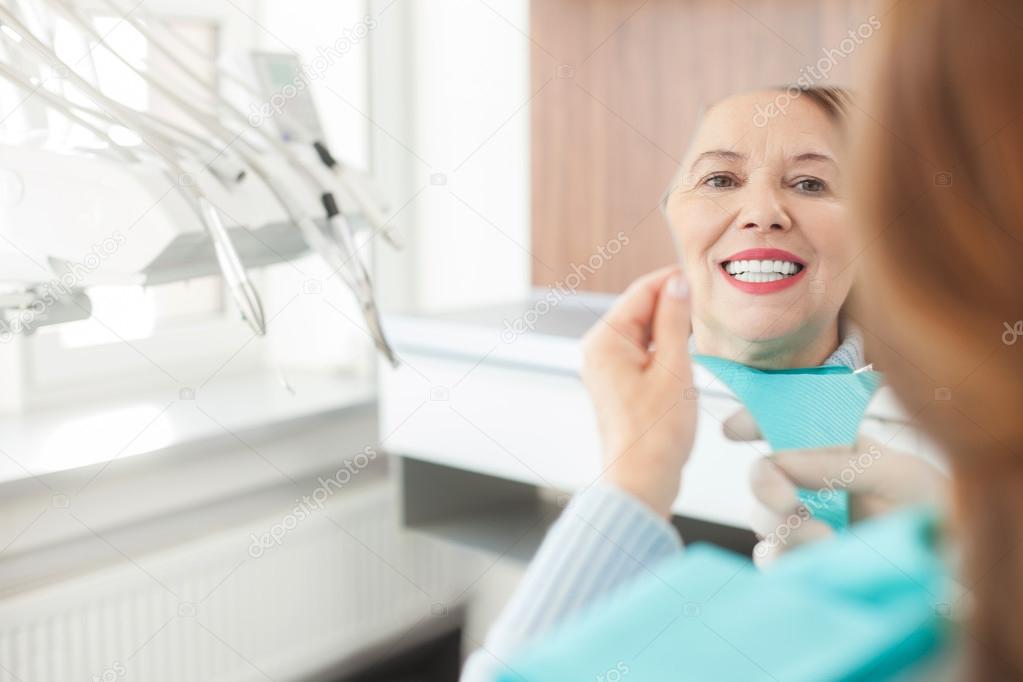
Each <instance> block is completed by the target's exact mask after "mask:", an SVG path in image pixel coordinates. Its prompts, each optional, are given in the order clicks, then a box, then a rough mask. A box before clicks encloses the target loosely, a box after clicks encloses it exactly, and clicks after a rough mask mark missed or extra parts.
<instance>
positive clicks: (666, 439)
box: [582, 266, 697, 517]
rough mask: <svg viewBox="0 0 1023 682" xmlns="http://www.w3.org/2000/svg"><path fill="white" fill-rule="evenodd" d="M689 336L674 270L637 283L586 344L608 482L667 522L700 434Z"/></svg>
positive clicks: (681, 285) (684, 292)
mask: <svg viewBox="0 0 1023 682" xmlns="http://www.w3.org/2000/svg"><path fill="white" fill-rule="evenodd" d="M689 333H690V320H689V298H688V288H687V286H686V283H685V279H684V278H683V276H682V273H681V272H680V270H679V268H678V266H672V267H668V268H663V269H661V270H657V271H656V272H653V273H651V274H649V275H646V276H645V277H641V278H640V279H638V280H637V281H636V282H634V283H633V284H632V285H631V286H630V287H629V288H628V289H627V290H626V291H625V293H623V294H622V295H621V296H620V297H619V298H618V300H617V301H615V304H614V305H613V306H612V308H611V310H609V311H608V313H607V314H606V315H605V316H604V317H603V318H602V319H601V321H600V322H598V323H597V324H596V325H594V326H593V328H592V329H591V330H590V331H589V332H588V333H587V334H586V337H585V338H584V339H583V367H582V378H583V382H584V383H585V384H586V388H587V390H588V391H589V394H590V398H591V400H592V401H593V406H594V408H595V410H596V415H597V424H598V426H599V429H600V436H601V441H602V443H603V456H604V459H603V472H604V473H603V478H604V479H605V480H607V481H609V482H611V483H612V484H614V485H616V486H618V487H619V488H621V489H623V490H625V491H626V492H628V493H630V494H632V495H633V496H635V497H637V498H639V499H640V500H641V501H642V502H645V503H646V504H647V505H648V506H649V507H651V508H652V509H653V510H654V511H656V512H657V513H658V514H661V515H662V516H665V517H667V516H669V515H670V514H671V505H672V503H673V502H674V501H675V498H676V497H677V496H678V491H679V485H680V478H681V474H682V465H683V464H685V462H686V459H687V458H688V457H689V453H690V451H691V450H692V447H693V438H694V435H695V431H696V405H697V403H696V395H695V391H693V390H692V387H693V379H692V367H691V360H690V357H689V350H688V343H689Z"/></svg>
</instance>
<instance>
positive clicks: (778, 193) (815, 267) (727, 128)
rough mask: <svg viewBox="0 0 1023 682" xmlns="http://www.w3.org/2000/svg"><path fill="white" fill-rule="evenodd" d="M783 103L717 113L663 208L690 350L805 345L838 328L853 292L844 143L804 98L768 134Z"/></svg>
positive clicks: (739, 103)
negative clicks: (675, 250) (677, 260)
mask: <svg viewBox="0 0 1023 682" xmlns="http://www.w3.org/2000/svg"><path fill="white" fill-rule="evenodd" d="M779 94H780V93H778V92H757V93H747V94H742V95H738V96H735V97H732V98H729V99H727V100H725V101H723V102H721V103H719V104H717V105H715V106H714V107H713V108H712V109H711V110H710V111H709V112H708V113H707V115H706V116H705V117H704V120H703V121H702V123H701V125H700V128H699V130H698V131H697V133H696V136H695V138H694V140H693V143H692V146H691V147H690V149H689V151H688V153H687V154H686V156H685V158H684V159H683V165H682V170H681V176H680V178H679V179H678V180H677V181H676V184H675V186H674V187H673V188H672V190H671V193H670V194H669V196H668V199H667V203H666V211H667V214H668V218H669V219H670V221H671V224H672V229H673V230H674V231H675V234H676V238H677V240H678V244H679V247H680V249H681V256H682V260H683V265H684V267H685V271H686V275H687V277H688V279H689V283H690V289H691V292H692V303H693V327H694V331H695V333H696V337H697V347H698V348H700V346H701V343H700V341H701V338H700V337H701V334H704V335H706V334H710V335H718V336H720V335H722V334H724V335H727V336H728V337H730V338H732V339H736V340H739V341H748V342H762V341H769V340H779V341H783V342H786V343H800V342H803V343H809V342H810V341H811V340H812V339H814V338H817V337H819V336H820V335H821V334H822V333H827V332H828V330H830V329H834V325H835V324H836V321H837V318H838V311H839V309H840V308H841V306H842V303H843V302H844V301H845V299H846V296H847V295H848V293H849V288H850V286H851V285H852V281H853V272H852V270H853V268H852V267H851V263H852V261H853V260H854V258H855V252H856V245H855V241H854V235H853V231H852V230H851V229H850V226H849V225H848V224H847V218H846V209H845V206H844V205H843V201H842V186H841V176H840V173H839V167H838V163H837V159H838V158H839V157H838V155H839V153H840V151H841V150H840V132H839V130H838V129H837V125H836V123H835V122H834V121H832V120H831V119H830V118H829V117H828V115H827V114H826V113H825V112H824V111H823V110H822V109H821V108H820V107H819V106H818V105H817V104H815V103H814V102H813V101H812V100H810V98H809V97H806V96H802V97H798V98H796V99H795V100H792V101H791V102H790V103H789V106H788V108H787V110H786V111H785V113H779V114H778V115H776V116H775V117H774V118H770V119H767V121H766V124H764V115H763V113H762V112H763V111H764V108H766V107H767V106H768V105H770V104H772V103H773V102H775V100H776V98H777V97H778V96H779ZM758 112H760V113H759V115H758ZM754 121H756V123H758V124H761V125H756V124H755V123H754Z"/></svg>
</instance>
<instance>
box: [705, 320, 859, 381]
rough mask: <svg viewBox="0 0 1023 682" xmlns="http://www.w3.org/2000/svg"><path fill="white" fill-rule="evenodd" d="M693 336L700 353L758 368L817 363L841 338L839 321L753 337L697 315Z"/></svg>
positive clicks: (786, 367)
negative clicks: (814, 330)
mask: <svg viewBox="0 0 1023 682" xmlns="http://www.w3.org/2000/svg"><path fill="white" fill-rule="evenodd" d="M693 336H694V338H695V339H696V352H697V353H699V354H701V355H712V356H715V357H719V358H725V359H727V360H732V361H733V362H738V363H741V364H743V365H748V366H750V367H756V368H758V369H789V368H792V367H816V366H817V365H820V364H822V363H823V362H824V361H825V360H827V359H828V357H829V356H830V355H831V354H832V353H834V352H835V349H837V348H838V346H839V343H840V342H841V339H840V338H839V333H838V322H837V321H836V322H835V323H833V324H832V325H830V326H829V327H827V328H825V329H824V330H821V331H819V332H817V333H807V332H805V331H804V332H802V333H799V334H795V335H790V336H786V337H784V338H773V339H763V340H760V339H753V340H750V339H743V338H739V337H737V336H734V335H732V334H729V333H727V332H724V331H723V330H722V331H717V330H711V329H710V328H709V327H707V326H705V325H703V324H701V323H700V322H699V321H697V320H695V319H694V320H693Z"/></svg>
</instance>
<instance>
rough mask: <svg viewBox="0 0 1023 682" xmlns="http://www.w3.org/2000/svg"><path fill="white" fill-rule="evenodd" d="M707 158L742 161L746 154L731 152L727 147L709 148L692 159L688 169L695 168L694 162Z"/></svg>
mask: <svg viewBox="0 0 1023 682" xmlns="http://www.w3.org/2000/svg"><path fill="white" fill-rule="evenodd" d="M707 159H717V160H719V161H744V160H745V159H746V156H745V155H743V154H739V153H738V152H733V151H731V150H728V149H711V150H710V151H706V152H703V153H702V154H700V155H699V156H697V157H696V159H695V160H694V161H693V165H692V166H690V167H689V169H690V170H692V169H693V168H696V164H698V163H700V162H701V161H705V160H707Z"/></svg>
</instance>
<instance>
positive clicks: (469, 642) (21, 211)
mask: <svg viewBox="0 0 1023 682" xmlns="http://www.w3.org/2000/svg"><path fill="white" fill-rule="evenodd" d="M0 8H3V10H2V13H0V37H2V38H3V41H2V42H0V50H2V51H0V55H2V57H3V58H2V61H0V63H2V65H3V67H2V69H3V70H2V72H0V75H3V76H4V78H0V150H2V151H0V284H2V285H3V286H2V289H0V311H2V313H3V327H2V329H0V331H2V334H0V367H2V368H3V372H4V380H3V381H2V382H0V501H2V505H3V513H2V514H0V680H2V681H4V682H6V681H8V680H22V681H26V682H27V681H29V680H31V681H32V682H40V681H44V680H59V681H64V680H75V679H82V680H85V679H92V680H103V681H104V682H107V681H109V680H120V679H124V680H130V679H137V680H260V679H271V680H454V679H456V678H457V672H458V669H459V667H460V664H461V661H462V660H463V658H464V656H466V655H467V654H468V653H469V652H471V651H473V650H474V649H476V648H477V647H479V646H481V644H482V642H483V639H484V636H485V633H486V630H487V627H488V626H489V624H490V623H491V622H492V619H493V618H494V616H495V615H496V613H497V612H498V610H499V609H500V606H501V604H502V603H503V601H504V600H505V599H506V598H507V596H508V595H509V593H510V591H511V590H512V589H513V588H514V585H515V583H516V580H517V579H518V577H519V576H520V575H521V572H522V570H523V567H524V566H525V562H526V561H527V560H528V558H529V557H530V555H531V553H532V551H533V549H534V548H535V546H536V543H537V542H538V541H539V539H540V538H541V537H542V534H543V532H544V530H545V529H546V527H547V526H548V525H549V523H550V522H551V521H552V520H553V518H555V517H556V515H557V513H558V510H559V509H560V508H561V507H562V506H563V505H564V503H565V501H566V499H567V496H568V495H569V494H570V493H571V492H572V491H573V490H577V489H579V488H581V487H584V486H586V485H589V484H591V483H592V482H593V481H594V480H595V479H596V477H597V476H598V475H599V468H598V465H597V463H598V448H597V441H596V432H595V426H594V423H593V417H592V415H591V414H590V411H589V406H588V403H587V400H586V396H585V393H584V392H583V390H582V387H581V385H580V383H579V381H578V375H577V370H578V363H579V358H578V348H577V346H578V339H579V336H580V335H581V334H582V333H583V332H584V331H585V329H586V328H587V327H589V326H590V325H591V324H593V322H594V321H595V320H596V319H597V317H598V316H599V315H600V313H601V312H602V311H603V310H604V309H605V307H606V305H607V303H608V301H609V300H610V296H612V295H613V294H614V293H616V292H619V291H621V290H622V289H623V288H624V287H625V285H626V284H627V283H628V282H630V281H631V280H632V279H633V278H635V277H636V276H638V275H640V274H642V273H644V272H647V271H649V270H651V269H653V268H655V267H658V266H661V265H664V264H668V263H670V262H672V261H673V260H674V258H675V256H674V252H673V246H672V242H671V239H670V236H669V233H668V230H667V226H666V224H665V222H664V219H663V217H662V215H661V213H660V211H659V210H658V209H659V202H660V199H661V197H662V195H663V192H664V190H665V189H666V187H667V186H668V183H669V182H670V180H671V178H672V176H673V174H674V173H675V171H676V168H677V166H678V163H679V158H680V156H681V154H682V153H683V151H684V147H685V144H686V142H687V140H688V139H689V137H690V136H691V134H692V132H693V128H694V126H695V125H696V122H697V120H698V117H699V115H700V112H701V110H702V109H703V108H704V107H706V106H707V105H708V104H710V103H712V102H714V101H715V100H717V99H719V98H721V97H723V96H725V95H727V94H730V93H733V92H737V91H740V90H744V89H750V88H754V87H764V86H775V85H786V84H790V83H800V84H803V81H804V80H805V81H807V82H806V83H805V84H806V85H810V84H831V85H845V84H848V83H850V82H852V81H853V79H854V78H855V74H856V72H857V70H858V69H860V68H862V67H861V66H860V64H861V63H862V61H863V58H862V57H861V47H862V46H863V45H865V44H867V43H869V40H870V36H871V35H872V34H873V33H874V32H875V31H877V30H883V23H884V7H883V6H876V5H875V4H874V3H867V2H865V1H861V0H834V1H828V2H824V1H820V2H817V1H813V0H728V1H720V0H589V1H584V0H532V1H529V0H501V1H500V2H498V1H497V0H431V1H430V2H427V1H426V0H330V1H327V0H288V1H287V2H285V1H284V0H206V1H204V2H199V1H198V0H139V1H137V2H136V0H118V1H117V2H113V1H110V2H108V1H107V0H45V1H43V0H32V2H19V1H16V0H3V2H0ZM37 41H38V45H37V44H36V43H37ZM779 104H781V102H779ZM314 142H316V143H319V144H318V145H314V144H313V143H314ZM324 149H328V150H329V157H332V158H331V160H333V161H334V162H335V163H334V164H333V165H330V164H328V163H326V162H325V159H324V154H323V153H322V151H323V150H324ZM242 176H244V179H242ZM325 194H331V196H332V197H334V198H336V200H337V203H338V204H339V207H340V218H338V216H332V215H331V211H330V209H329V207H328V208H327V209H326V213H325V214H324V204H323V197H324V195H325ZM335 195H336V196H335ZM321 214H323V215H321ZM302 216H307V217H308V220H311V221H312V222H311V223H310V222H308V220H307V222H306V223H303V220H302ZM342 223H343V224H342ZM301 224H305V225H306V228H304V229H299V227H298V226H299V225H301ZM310 224H311V225H313V227H312V228H309V227H308V225H310ZM321 242H322V243H321ZM360 264H362V266H364V269H363V267H362V266H360ZM364 275H365V276H364ZM370 279H371V280H372V290H371V291H370V290H369V288H368V281H369V280H370ZM374 309H375V310H376V311H379V316H377V315H376V313H375V312H374ZM378 321H379V329H378V328H377V326H376V325H377V322H378ZM392 360H393V362H392ZM708 437H709V436H708ZM731 447H735V448H740V449H741V446H731ZM753 454H755V453H753ZM750 456H751V453H748V452H747V453H741V452H736V453H735V457H737V458H743V459H744V460H748V459H749V458H750ZM701 466H703V468H702V469H698V470H696V471H695V473H694V476H700V477H702V480H703V481H704V483H703V485H700V486H694V489H693V490H690V491H687V495H688V497H684V498H683V499H682V500H681V501H680V503H679V506H678V508H677V509H676V511H677V512H678V513H679V516H680V520H679V522H680V523H687V524H689V527H690V529H691V532H690V534H689V536H688V537H693V536H694V534H695V535H697V536H700V537H705V538H707V539H710V540H712V541H716V542H719V543H721V544H724V545H726V546H734V547H742V546H744V543H747V542H748V540H749V535H748V530H747V527H746V521H745V518H746V505H747V504H748V499H747V498H746V497H745V493H744V492H742V491H740V490H738V487H737V485H736V483H735V481H734V480H732V478H730V477H729V476H727V475H726V473H727V472H723V471H720V470H717V469H715V468H714V466H713V465H709V464H708V465H701Z"/></svg>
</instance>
